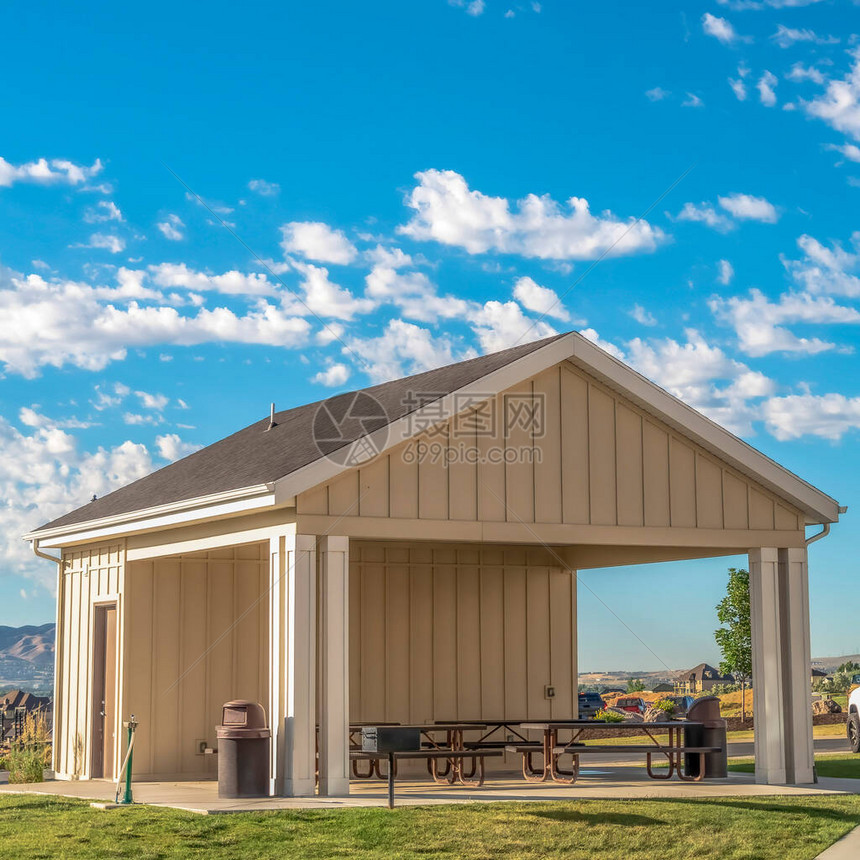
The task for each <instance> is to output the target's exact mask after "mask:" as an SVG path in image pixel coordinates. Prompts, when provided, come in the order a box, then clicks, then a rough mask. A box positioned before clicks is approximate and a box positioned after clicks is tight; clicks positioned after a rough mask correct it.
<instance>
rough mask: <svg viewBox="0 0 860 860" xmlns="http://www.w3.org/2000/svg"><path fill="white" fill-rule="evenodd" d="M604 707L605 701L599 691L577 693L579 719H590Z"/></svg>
mask: <svg viewBox="0 0 860 860" xmlns="http://www.w3.org/2000/svg"><path fill="white" fill-rule="evenodd" d="M605 707H606V702H604V701H603V697H602V696H601V695H600V693H594V692H592V693H580V694H579V718H580V719H581V720H592V719H594V716H595V715H596V714H599V713H600V712H601V711H602V710H603V709H604V708H605Z"/></svg>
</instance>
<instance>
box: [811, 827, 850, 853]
mask: <svg viewBox="0 0 860 860" xmlns="http://www.w3.org/2000/svg"><path fill="white" fill-rule="evenodd" d="M858 857H860V827H855V828H854V829H853V830H852V831H851V832H850V833H849V834H848V835H847V836H843V837H842V838H841V839H840V840H839V841H838V842H834V843H833V845H831V846H830V847H829V848H826V849H825V850H824V851H822V852H821V853H820V854H819V855H818V856H817V857H816V858H815V860H857V858H858Z"/></svg>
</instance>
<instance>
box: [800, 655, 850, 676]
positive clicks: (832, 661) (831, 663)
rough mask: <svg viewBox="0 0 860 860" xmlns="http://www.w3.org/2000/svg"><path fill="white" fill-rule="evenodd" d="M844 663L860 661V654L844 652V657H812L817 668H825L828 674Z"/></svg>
mask: <svg viewBox="0 0 860 860" xmlns="http://www.w3.org/2000/svg"><path fill="white" fill-rule="evenodd" d="M843 663H860V654H844V655H843V656H842V657H813V658H812V665H813V666H815V668H816V669H824V671H825V672H827V673H828V674H830V673H831V672H835V671H836V670H837V669H838V668H839V667H840V666H841V665H842V664H843Z"/></svg>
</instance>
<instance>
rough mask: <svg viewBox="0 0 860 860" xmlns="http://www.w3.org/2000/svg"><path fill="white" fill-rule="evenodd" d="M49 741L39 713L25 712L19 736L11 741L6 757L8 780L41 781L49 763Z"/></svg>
mask: <svg viewBox="0 0 860 860" xmlns="http://www.w3.org/2000/svg"><path fill="white" fill-rule="evenodd" d="M50 760H51V741H50V739H49V737H48V726H47V724H46V722H45V718H44V717H43V716H42V715H41V714H27V715H26V716H25V717H24V726H23V730H22V732H21V734H20V736H19V737H18V738H17V739H16V740H14V741H12V744H11V746H10V748H9V755H8V756H7V759H6V764H7V768H8V770H9V782H10V783H13V782H42V780H43V779H44V773H43V771H44V769H45V768H46V767H47V766H48V765H49V764H50Z"/></svg>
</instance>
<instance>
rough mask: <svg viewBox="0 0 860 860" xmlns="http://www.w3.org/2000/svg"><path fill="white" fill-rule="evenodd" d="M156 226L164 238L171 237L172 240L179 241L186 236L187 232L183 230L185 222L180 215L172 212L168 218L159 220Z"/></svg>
mask: <svg viewBox="0 0 860 860" xmlns="http://www.w3.org/2000/svg"><path fill="white" fill-rule="evenodd" d="M155 226H156V227H158V229H159V230H160V231H161V234H162V235H163V236H164V238H165V239H170V241H171V242H179V241H180V240H182V239H184V238H185V234H184V233H183V232H182V228H183V227H184V226H185V224H184V223H183V222H182V219H181V218H180V217H179V216H178V215H175V214H173V213H171V214H170V215H168V216H167V219H166V220H164V221H159V222H158V223H157V224H156V225H155Z"/></svg>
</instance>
